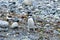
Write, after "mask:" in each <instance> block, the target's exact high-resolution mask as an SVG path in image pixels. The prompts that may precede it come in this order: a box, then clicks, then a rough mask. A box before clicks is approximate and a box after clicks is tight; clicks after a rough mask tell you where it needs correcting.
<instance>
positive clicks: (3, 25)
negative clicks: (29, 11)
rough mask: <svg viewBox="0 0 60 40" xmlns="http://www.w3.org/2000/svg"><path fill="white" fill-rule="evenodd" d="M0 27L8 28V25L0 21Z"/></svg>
mask: <svg viewBox="0 0 60 40" xmlns="http://www.w3.org/2000/svg"><path fill="white" fill-rule="evenodd" d="M0 26H1V27H8V26H9V23H8V22H7V21H2V20H0Z"/></svg>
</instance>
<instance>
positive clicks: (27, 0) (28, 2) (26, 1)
mask: <svg viewBox="0 0 60 40" xmlns="http://www.w3.org/2000/svg"><path fill="white" fill-rule="evenodd" d="M23 3H24V4H25V5H32V0H24V1H23Z"/></svg>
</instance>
